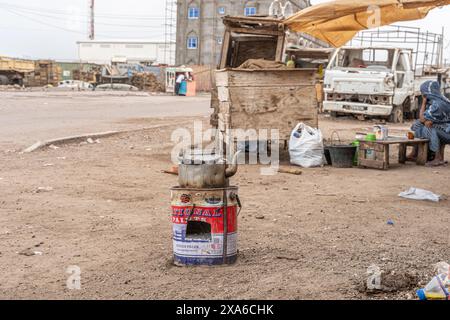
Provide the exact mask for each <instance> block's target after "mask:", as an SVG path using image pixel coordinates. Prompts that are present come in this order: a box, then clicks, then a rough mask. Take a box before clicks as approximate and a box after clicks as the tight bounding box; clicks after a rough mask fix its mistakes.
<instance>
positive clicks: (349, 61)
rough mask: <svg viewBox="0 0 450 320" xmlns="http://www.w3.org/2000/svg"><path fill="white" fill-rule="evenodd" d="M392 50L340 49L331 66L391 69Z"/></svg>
mask: <svg viewBox="0 0 450 320" xmlns="http://www.w3.org/2000/svg"><path fill="white" fill-rule="evenodd" d="M393 56H394V50H390V49H373V48H369V49H341V50H339V52H338V54H337V56H336V58H335V61H333V67H342V68H368V69H376V70H386V71H387V70H390V69H392V60H393Z"/></svg>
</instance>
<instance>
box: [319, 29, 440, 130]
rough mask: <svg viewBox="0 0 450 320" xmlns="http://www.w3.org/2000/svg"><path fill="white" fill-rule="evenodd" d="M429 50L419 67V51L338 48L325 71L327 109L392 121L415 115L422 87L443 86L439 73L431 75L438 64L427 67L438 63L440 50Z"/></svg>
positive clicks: (359, 116) (335, 113)
mask: <svg viewBox="0 0 450 320" xmlns="http://www.w3.org/2000/svg"><path fill="white" fill-rule="evenodd" d="M410 32H411V31H408V33H410ZM373 38H374V37H373V36H372V37H371V42H372V44H373V42H374V41H373ZM405 41H406V40H405ZM380 42H381V41H380ZM436 48H438V46H436ZM429 51H430V52H429V53H427V51H424V52H425V54H424V55H423V56H424V58H423V59H424V60H423V62H420V63H418V58H417V57H418V54H417V52H418V53H419V54H420V53H421V51H420V50H418V49H417V50H416V51H414V49H408V48H402V47H388V46H377V45H370V46H359V47H354V46H349V47H342V48H339V49H337V50H336V51H335V52H334V54H333V56H332V58H331V59H330V63H329V64H328V66H327V69H326V70H325V78H324V101H323V110H324V111H325V112H330V113H331V114H332V115H333V116H336V115H338V114H353V115H355V116H357V117H358V118H368V117H376V118H385V119H388V120H389V121H391V122H403V120H404V117H405V116H407V117H411V118H412V117H414V116H416V112H417V110H418V109H419V104H420V102H421V94H420V85H421V84H422V83H423V82H424V81H426V80H439V81H441V83H443V84H444V83H445V79H443V78H442V75H441V74H439V72H437V71H436V72H433V71H431V70H436V69H433V66H434V64H430V65H427V64H426V62H427V61H438V60H439V59H440V58H439V55H438V54H435V53H434V52H436V49H434V51H432V48H431V47H430V49H429ZM430 56H431V58H430ZM436 65H437V64H436ZM443 89H444V88H443Z"/></svg>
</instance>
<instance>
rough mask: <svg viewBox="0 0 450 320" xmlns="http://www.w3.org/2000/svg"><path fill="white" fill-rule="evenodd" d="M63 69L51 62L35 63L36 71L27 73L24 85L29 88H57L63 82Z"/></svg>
mask: <svg viewBox="0 0 450 320" xmlns="http://www.w3.org/2000/svg"><path fill="white" fill-rule="evenodd" d="M61 72H62V71H61V67H59V66H58V65H57V64H56V63H55V62H54V61H51V60H38V61H35V64H34V71H32V72H30V73H27V74H26V76H25V79H24V85H25V86H28V87H43V86H46V85H52V86H57V85H58V82H59V81H61Z"/></svg>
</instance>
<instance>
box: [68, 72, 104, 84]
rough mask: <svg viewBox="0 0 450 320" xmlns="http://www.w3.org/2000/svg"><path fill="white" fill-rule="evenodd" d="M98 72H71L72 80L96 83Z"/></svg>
mask: <svg viewBox="0 0 450 320" xmlns="http://www.w3.org/2000/svg"><path fill="white" fill-rule="evenodd" d="M99 73H100V72H99V71H96V70H90V71H84V70H73V71H72V78H73V80H79V81H84V82H89V83H93V82H97V74H99Z"/></svg>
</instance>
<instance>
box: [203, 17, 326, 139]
mask: <svg viewBox="0 0 450 320" xmlns="http://www.w3.org/2000/svg"><path fill="white" fill-rule="evenodd" d="M224 24H225V26H226V30H225V36H224V42H223V47H222V56H221V60H220V64H219V70H216V72H215V79H214V80H215V86H214V88H215V89H214V90H213V93H212V108H213V109H214V112H213V114H212V116H211V124H212V125H213V127H216V128H219V130H220V131H221V132H222V133H223V135H224V137H226V139H227V141H231V140H230V139H232V131H233V129H242V130H251V129H253V130H256V131H258V130H260V129H268V130H269V131H270V130H271V129H277V130H278V131H279V139H277V140H278V141H280V142H283V143H284V144H285V145H286V141H287V140H288V139H289V136H290V133H291V130H292V129H293V128H294V127H295V125H296V124H297V123H299V122H304V123H306V124H308V125H309V126H312V127H316V128H317V127H318V104H317V95H316V89H315V85H316V83H317V80H316V74H317V69H313V68H309V69H295V68H292V69H288V68H285V67H284V68H270V69H267V68H265V69H245V68H240V66H241V65H242V64H243V63H244V62H246V61H247V60H249V59H264V60H266V61H273V62H281V61H282V59H283V56H284V43H285V36H286V30H285V27H284V25H283V23H282V22H281V20H279V19H274V18H262V17H225V18H224ZM272 140H273V139H270V141H272Z"/></svg>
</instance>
